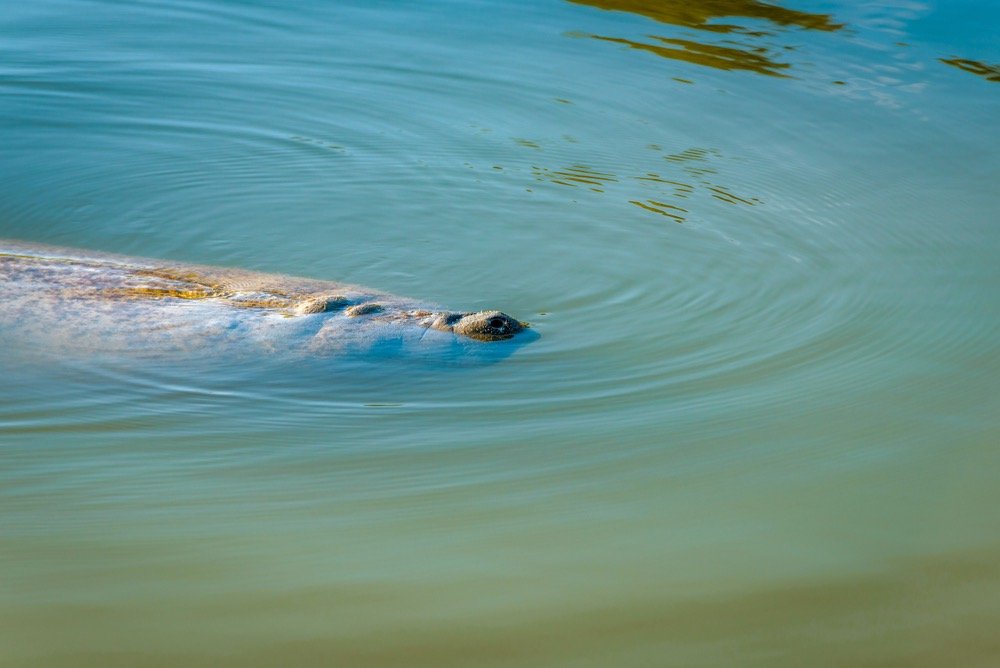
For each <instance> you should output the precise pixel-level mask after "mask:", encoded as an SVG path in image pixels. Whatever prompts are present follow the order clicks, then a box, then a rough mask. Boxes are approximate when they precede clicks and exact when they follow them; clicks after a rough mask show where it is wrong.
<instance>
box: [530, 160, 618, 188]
mask: <svg viewBox="0 0 1000 668" xmlns="http://www.w3.org/2000/svg"><path fill="white" fill-rule="evenodd" d="M531 171H532V173H533V174H534V175H535V179H536V180H537V181H551V182H552V183H558V184H559V185H561V186H570V187H573V188H575V187H576V186H578V185H589V186H590V189H591V190H593V191H594V192H595V193H602V192H604V188H603V186H604V185H605V184H606V183H617V182H618V179H617V178H615V177H614V176H613V175H611V174H605V173H604V172H599V171H597V170H595V169H591V168H590V167H587V166H586V165H572V166H570V167H566V168H565V169H547V168H545V167H532V168H531Z"/></svg>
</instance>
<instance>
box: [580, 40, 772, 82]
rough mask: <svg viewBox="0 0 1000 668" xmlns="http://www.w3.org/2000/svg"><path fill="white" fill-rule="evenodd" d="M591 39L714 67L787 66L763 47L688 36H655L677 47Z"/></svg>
mask: <svg viewBox="0 0 1000 668" xmlns="http://www.w3.org/2000/svg"><path fill="white" fill-rule="evenodd" d="M591 36H592V37H593V38H594V39H600V40H603V41H605V42H617V43H618V44H625V45H626V46H629V47H631V48H633V49H639V50H641V51H648V52H649V53H655V54H656V55H658V56H662V57H664V58H672V59H674V60H683V61H685V62H688V63H693V64H695V65H704V66H706V67H714V68H716V69H720V70H747V71H750V72H757V73H758V74H767V75H768V76H773V77H783V76H787V75H785V74H781V73H780V72H779V71H778V70H782V69H787V68H788V67H790V65H789V64H788V63H779V62H776V61H773V60H771V59H770V58H768V57H767V56H766V55H765V54H766V53H767V49H764V48H760V49H753V50H744V49H736V48H732V47H725V46H716V45H714V44H702V43H701V42H695V41H692V40H689V39H671V38H668V37H657V36H655V35H653V36H652V37H653V39H656V40H659V41H660V42H663V43H664V44H671V45H676V46H678V47H680V48H672V47H669V46H659V45H656V44H646V43H645V42H635V41H632V40H630V39H623V38H621V37H604V36H603V35H591Z"/></svg>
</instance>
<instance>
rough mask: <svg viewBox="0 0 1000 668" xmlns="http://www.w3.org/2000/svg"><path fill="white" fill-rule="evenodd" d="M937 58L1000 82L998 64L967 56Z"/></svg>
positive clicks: (946, 63)
mask: <svg viewBox="0 0 1000 668" xmlns="http://www.w3.org/2000/svg"><path fill="white" fill-rule="evenodd" d="M939 60H940V61H941V62H942V63H944V64H945V65H951V66H952V67H957V68H958V69H960V70H965V71H966V72H972V73H973V74H978V75H979V76H981V77H983V78H984V79H986V80H987V81H998V82H1000V65H987V64H986V63H984V62H982V61H979V60H969V59H968V58H939Z"/></svg>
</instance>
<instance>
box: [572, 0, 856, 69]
mask: <svg viewBox="0 0 1000 668" xmlns="http://www.w3.org/2000/svg"><path fill="white" fill-rule="evenodd" d="M569 2H572V3H573V4H578V5H587V6H590V7H597V8H599V9H604V10H608V11H618V12H628V13H631V14H638V15H640V16H644V17H646V18H649V19H652V20H654V21H657V22H659V23H663V24H667V25H672V26H676V27H678V28H684V29H688V30H697V31H701V32H702V33H712V34H715V35H724V36H727V37H726V39H722V40H719V41H718V42H717V43H709V42H702V41H698V40H694V39H687V38H680V37H666V36H661V35H650V36H649V38H650V39H652V40H655V41H654V42H652V43H650V42H641V41H637V40H633V39H626V38H623V37H611V36H607V35H593V34H592V35H588V36H589V37H592V38H594V39H597V40H601V41H605V42H614V43H617V44H623V45H625V46H628V47H629V48H632V49H637V50H640V51H646V52H647V53H652V54H654V55H657V56H660V57H663V58H669V59H672V60H679V61H683V62H687V63H691V64H694V65H701V66H704V67H712V68H715V69H720V70H742V71H748V72H755V73H757V74H764V75H767V76H775V77H783V76H788V75H787V74H786V73H785V71H786V70H788V69H789V68H791V64H789V63H786V62H782V61H780V60H777V59H776V57H775V56H774V55H773V53H772V52H774V51H780V52H787V51H791V50H793V48H794V47H792V46H790V45H784V46H773V45H766V44H764V43H763V42H762V41H761V39H762V38H765V37H773V36H774V35H775V34H776V30H780V29H783V28H789V27H793V28H800V29H804V30H819V31H824V32H832V31H836V30H840V29H841V28H842V27H843V25H842V24H839V23H836V22H834V21H833V19H832V18H831V17H830V15H829V14H815V13H810V12H803V11H799V10H795V9H789V8H786V7H779V6H777V5H771V4H767V3H763V2H756V1H755V0H713V1H712V2H701V3H695V2H689V1H686V0H569ZM733 17H738V18H745V19H749V20H751V21H754V22H757V23H759V22H761V21H766V22H769V23H770V24H772V25H773V26H774V29H769V30H761V29H759V28H756V29H755V28H751V27H747V26H744V25H739V24H737V23H733V22H731V21H726V22H716V21H717V19H720V18H726V19H732V18H733ZM735 36H739V37H740V38H741V39H740V40H737V39H733V37H735Z"/></svg>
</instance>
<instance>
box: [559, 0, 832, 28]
mask: <svg viewBox="0 0 1000 668" xmlns="http://www.w3.org/2000/svg"><path fill="white" fill-rule="evenodd" d="M569 1H570V2H572V3H573V4H577V5H589V6H591V7H598V8H600V9H605V10H609V11H616V12H629V13H631V14H639V15H641V16H645V17H647V18H651V19H653V20H654V21H659V22H660V23H669V24H671V25H676V26H681V27H684V28H696V29H698V30H709V31H711V32H720V33H727V32H742V33H748V34H763V33H761V32H760V31H757V32H752V31H749V30H747V29H746V28H743V27H742V26H738V25H733V24H728V23H710V21H713V20H715V19H717V18H719V17H723V16H725V17H730V16H742V17H745V18H750V19H758V20H766V21H771V22H772V23H776V24H778V25H781V26H795V27H797V28H805V29H807V30H826V31H831V30H839V29H840V28H842V27H843V25H842V24H839V23H834V22H833V21H832V20H831V18H830V15H829V14H812V13H810V12H802V11H798V10H795V9H788V8H786V7H779V6H777V5H770V4H767V3H764V2H756V1H755V0H704V1H702V2H692V1H691V0H569Z"/></svg>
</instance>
